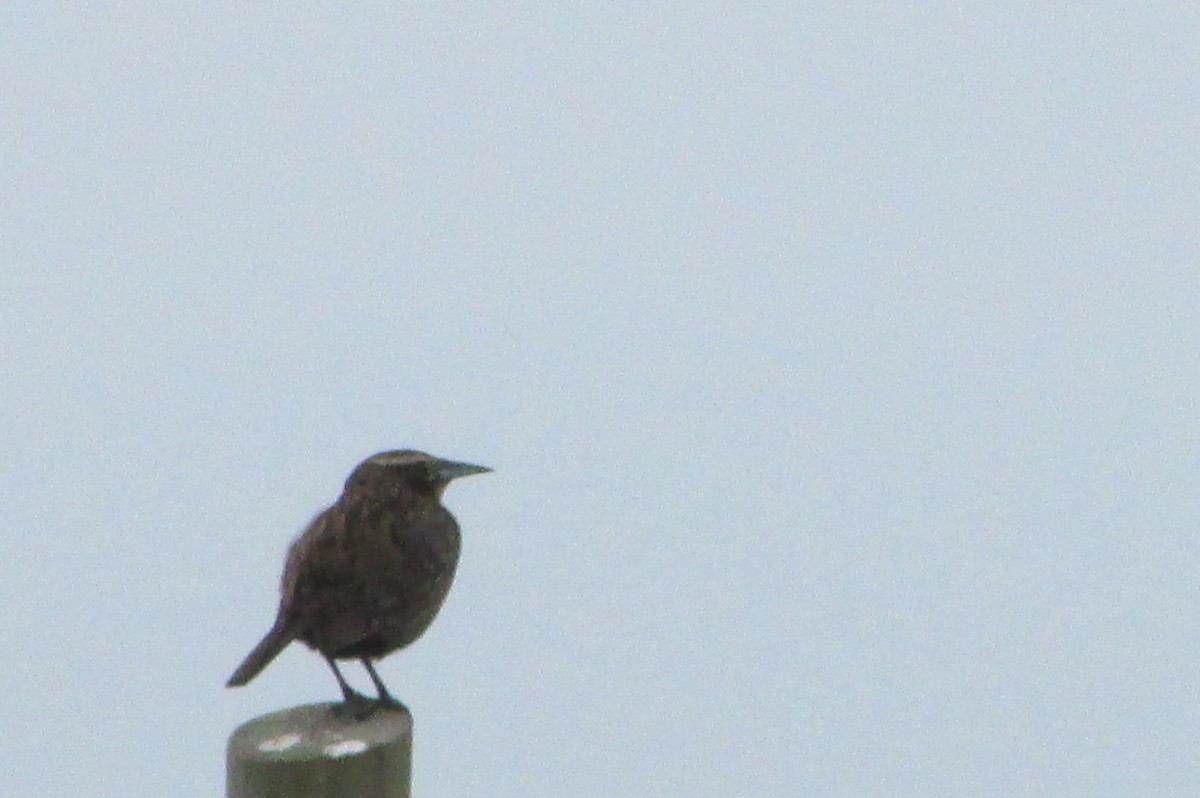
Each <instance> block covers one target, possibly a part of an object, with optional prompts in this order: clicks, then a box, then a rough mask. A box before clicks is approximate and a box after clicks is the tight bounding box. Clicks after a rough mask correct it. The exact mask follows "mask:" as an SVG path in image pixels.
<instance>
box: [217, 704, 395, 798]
mask: <svg viewBox="0 0 1200 798" xmlns="http://www.w3.org/2000/svg"><path fill="white" fill-rule="evenodd" d="M342 706H343V705H342V704H340V703H335V704H310V705H308V706H302V707H295V708H293V709H285V710H282V711H280V712H274V713H272V714H270V715H263V716H262V717H259V718H255V719H253V720H250V721H247V722H246V723H243V724H242V725H241V726H239V727H238V728H237V729H235V730H234V732H233V734H232V735H231V736H230V737H229V747H228V749H227V752H226V791H225V794H226V796H227V798H316V796H327V797H328V798H351V797H353V798H409V785H410V783H411V780H412V772H411V771H412V716H411V715H410V714H409V713H408V710H406V709H404V708H402V707H395V708H381V709H379V710H377V711H376V712H374V713H373V714H372V715H371V716H370V717H369V718H367V719H366V720H353V719H351V718H349V717H345V716H344V713H339V712H337V709H338V708H339V707H342Z"/></svg>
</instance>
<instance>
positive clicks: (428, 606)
mask: <svg viewBox="0 0 1200 798" xmlns="http://www.w3.org/2000/svg"><path fill="white" fill-rule="evenodd" d="M487 471H491V469H490V468H485V467H484V466H477V465H470V464H468V463H455V462H452V461H450V460H441V459H439V458H437V457H432V456H430V455H428V454H424V453H422V452H415V451H411V450H404V451H395V452H382V453H380V454H377V455H375V456H373V457H369V458H367V459H366V460H364V461H363V462H362V463H360V464H359V465H358V467H357V468H355V469H354V472H353V473H351V474H350V477H349V478H348V479H347V480H346V486H345V489H344V490H343V492H342V495H341V496H340V497H339V498H338V500H337V501H336V502H334V503H333V505H332V506H331V507H329V508H328V509H326V510H324V511H323V512H322V513H320V514H319V515H318V516H317V517H316V518H315V519H313V522H312V523H311V524H310V525H309V527H308V529H306V530H305V531H304V533H303V534H302V535H300V537H298V538H297V539H296V541H295V542H294V543H292V546H291V549H289V550H288V556H287V564H286V565H285V567H284V570H283V580H282V584H281V585H280V600H279V612H278V615H277V616H276V618H275V625H274V626H272V627H271V631H269V632H267V635H266V637H264V638H263V639H262V641H261V642H260V643H259V644H258V645H257V646H255V647H254V650H253V651H251V652H250V654H249V655H247V657H246V659H245V661H244V662H242V664H241V665H239V666H238V669H237V670H236V671H234V673H233V676H231V677H230V678H229V683H228V685H227V686H229V687H240V686H242V685H244V684H246V683H247V682H249V681H250V680H251V679H253V678H254V677H255V676H257V675H258V674H259V673H260V672H261V671H262V669H263V668H265V667H266V666H267V665H268V664H270V662H271V660H273V659H274V658H275V657H276V656H277V655H278V654H279V652H280V651H282V650H283V649H284V647H285V646H287V645H288V644H289V643H291V642H292V641H293V640H300V641H302V642H304V643H305V644H307V645H308V646H309V647H310V648H313V649H316V650H317V651H318V652H320V653H321V655H322V656H323V657H325V661H326V662H328V663H329V667H330V668H332V669H333V675H334V676H335V677H337V681H338V686H340V687H341V689H342V695H343V696H344V697H345V699H346V706H347V707H348V708H349V709H350V710H351V712H352V713H353V714H354V715H356V716H360V717H361V716H363V715H364V714H366V713H369V712H370V710H371V709H372V708H373V703H372V702H371V700H370V699H368V698H367V697H366V696H364V695H362V694H361V693H359V692H356V691H355V690H353V689H352V688H351V687H350V685H349V684H348V683H347V682H346V679H345V677H343V676H342V672H341V671H340V670H338V666H337V660H339V659H357V660H360V661H361V662H362V664H363V666H364V667H365V668H366V669H367V673H368V674H369V675H370V677H371V681H372V682H374V683H375V689H376V690H377V691H378V692H379V703H380V704H384V705H397V704H398V702H397V701H396V700H395V699H394V698H392V696H391V694H390V693H389V692H388V690H387V688H386V687H385V686H384V684H383V681H382V680H381V679H380V678H379V674H377V673H376V672H375V668H374V666H372V664H371V661H372V660H376V659H379V658H381V657H384V656H386V655H388V654H390V653H391V652H393V651H395V650H396V649H399V648H404V647H405V646H407V645H408V644H409V643H411V642H413V641H414V640H416V639H417V638H418V637H420V636H421V633H422V632H424V631H425V630H426V629H427V628H428V627H429V624H430V623H431V622H432V621H433V618H434V616H435V615H437V613H438V610H439V609H441V607H442V602H443V601H445V599H446V593H447V592H448V591H449V590H450V583H451V581H452V580H453V578H454V568H455V566H456V565H457V564H458V552H459V545H460V536H459V530H458V523H457V522H456V521H455V520H454V516H452V515H451V514H450V511H449V510H447V509H446V508H445V507H443V506H442V503H441V498H442V492H443V491H444V490H445V489H446V486H447V485H448V484H449V483H450V481H451V480H453V479H457V478H458V477H465V476H468V475H469V474H482V473H485V472H487Z"/></svg>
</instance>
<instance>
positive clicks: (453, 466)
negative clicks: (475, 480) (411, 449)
mask: <svg viewBox="0 0 1200 798" xmlns="http://www.w3.org/2000/svg"><path fill="white" fill-rule="evenodd" d="M491 470H492V469H490V468H488V467H487V466H481V465H471V464H470V463H455V462H453V461H451V460H442V461H441V462H440V463H438V467H437V472H438V476H439V477H441V478H442V479H443V480H445V481H446V482H449V481H450V480H452V479H458V478H459V477H469V476H471V475H472V474H486V473H488V472H489V471H491Z"/></svg>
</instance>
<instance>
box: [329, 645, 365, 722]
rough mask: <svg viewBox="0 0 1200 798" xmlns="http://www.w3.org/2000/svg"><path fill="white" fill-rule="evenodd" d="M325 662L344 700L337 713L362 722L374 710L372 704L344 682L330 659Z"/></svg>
mask: <svg viewBox="0 0 1200 798" xmlns="http://www.w3.org/2000/svg"><path fill="white" fill-rule="evenodd" d="M325 661H326V662H328V663H329V667H330V668H332V669H333V675H334V676H335V677H337V682H338V687H340V688H342V698H344V699H345V703H344V704H343V705H342V706H341V707H340V708H339V711H340V712H344V713H345V714H347V715H349V716H350V717H351V718H353V719H354V720H364V719H365V718H366V717H367V716H369V715H370V714H371V713H372V712H373V711H374V710H375V704H374V702H372V701H371V699H369V698H367V697H366V696H365V695H363V694H362V693H360V692H358V691H357V690H355V689H354V688H353V687H351V686H350V683H349V682H347V681H346V677H345V676H342V672H341V670H340V669H339V668H338V666H337V663H336V662H334V661H333V658H332V657H325Z"/></svg>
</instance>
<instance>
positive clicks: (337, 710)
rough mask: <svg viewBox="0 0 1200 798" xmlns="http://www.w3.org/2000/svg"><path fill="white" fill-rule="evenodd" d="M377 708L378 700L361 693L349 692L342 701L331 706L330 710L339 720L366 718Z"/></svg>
mask: <svg viewBox="0 0 1200 798" xmlns="http://www.w3.org/2000/svg"><path fill="white" fill-rule="evenodd" d="M377 709H379V702H378V701H375V700H374V699H371V698H367V697H366V696H365V695H363V694H362V693H355V692H350V693H347V694H346V698H345V700H344V701H342V703H340V704H337V705H335V706H334V707H333V709H332V712H333V716H334V717H335V718H338V719H339V720H353V721H360V720H366V719H367V718H369V717H371V715H373V714H375V710H377Z"/></svg>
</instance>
